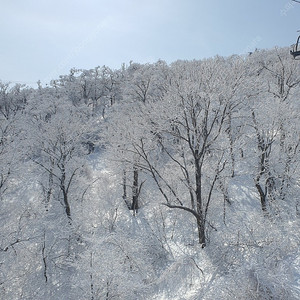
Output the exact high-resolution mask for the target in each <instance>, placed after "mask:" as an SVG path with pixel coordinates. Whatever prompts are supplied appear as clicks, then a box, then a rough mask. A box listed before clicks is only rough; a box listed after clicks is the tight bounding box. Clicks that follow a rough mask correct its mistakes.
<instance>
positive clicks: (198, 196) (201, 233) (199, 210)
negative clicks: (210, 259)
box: [195, 152, 206, 248]
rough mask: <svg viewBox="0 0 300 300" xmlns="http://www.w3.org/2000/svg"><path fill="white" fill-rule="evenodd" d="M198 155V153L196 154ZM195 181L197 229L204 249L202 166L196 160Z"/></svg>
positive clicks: (198, 160)
mask: <svg viewBox="0 0 300 300" xmlns="http://www.w3.org/2000/svg"><path fill="white" fill-rule="evenodd" d="M196 155H197V152H196ZM195 167H196V173H195V179H196V203H197V213H198V215H199V217H198V218H197V228H198V238H199V244H201V245H202V248H204V247H205V245H206V236H205V221H204V215H203V209H202V205H203V203H202V188H201V187H202V186H201V184H202V183H201V166H200V159H199V158H197V157H196V158H195Z"/></svg>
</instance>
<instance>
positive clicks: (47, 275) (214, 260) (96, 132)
mask: <svg viewBox="0 0 300 300" xmlns="http://www.w3.org/2000/svg"><path fill="white" fill-rule="evenodd" d="M299 100H300V64H299V63H298V62H297V61H294V60H293V59H291V57H290V55H289V53H288V51H287V49H274V50H268V51H264V50H259V51H255V52H254V53H252V54H251V55H250V56H247V57H244V56H243V57H242V56H231V57H227V58H224V57H215V58H211V59H206V60H194V61H176V62H174V63H172V64H170V65H168V64H166V63H165V62H163V61H158V62H157V63H154V64H137V63H130V64H129V65H123V66H122V68H120V69H118V70H111V69H110V68H108V67H106V66H103V67H97V68H95V69H92V70H76V69H72V70H71V71H70V73H69V74H68V75H64V76H60V78H59V79H57V80H53V81H51V83H49V85H46V86H42V85H41V84H40V83H39V84H38V87H37V88H36V89H34V88H29V87H26V86H22V85H15V86H12V85H10V84H4V83H1V82H0V129H1V131H0V134H1V136H0V160H1V164H0V212H1V218H0V226H1V231H0V262H1V263H0V298H1V299H92V300H96V299H107V300H108V299H131V300H132V299H299V297H300V293H299V290H300V289H299V281H300V267H299V259H300V258H299V249H298V245H299V242H300V235H299V213H300V212H299V209H300V207H299V205H300V198H299V195H300V187H299V175H300V171H299V158H300V157H299V154H300V152H299V142H300V122H299V113H300V105H299Z"/></svg>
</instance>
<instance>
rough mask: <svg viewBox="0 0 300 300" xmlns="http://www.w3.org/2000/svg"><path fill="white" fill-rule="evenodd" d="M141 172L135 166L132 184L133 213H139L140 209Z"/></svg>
mask: <svg viewBox="0 0 300 300" xmlns="http://www.w3.org/2000/svg"><path fill="white" fill-rule="evenodd" d="M138 201H139V172H138V169H137V168H136V166H134V167H133V185H132V205H131V209H132V210H133V213H134V214H135V213H137V211H138V209H139V202H138Z"/></svg>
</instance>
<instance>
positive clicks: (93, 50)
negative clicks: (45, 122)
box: [0, 0, 300, 85]
mask: <svg viewBox="0 0 300 300" xmlns="http://www.w3.org/2000/svg"><path fill="white" fill-rule="evenodd" d="M0 5H1V6H0V7H1V17H0V38H1V47H0V79H1V80H2V81H4V82H6V81H12V82H18V81H19V82H22V83H27V84H30V85H32V84H34V83H35V82H36V81H37V80H39V79H40V80H41V81H42V83H46V82H49V81H50V80H51V79H55V78H57V77H58V76H59V75H61V74H68V73H69V70H70V69H71V68H73V67H75V68H83V69H90V68H94V67H96V66H102V65H107V66H109V67H111V68H119V67H120V66H121V64H122V63H126V64H127V63H129V61H131V60H132V61H134V62H141V63H146V62H155V61H157V60H158V59H162V60H165V61H166V62H168V63H170V62H173V61H175V60H177V59H189V60H190V59H201V58H207V57H212V56H215V55H222V56H228V55H231V54H242V53H245V52H248V51H251V50H254V49H255V48H259V49H262V48H273V47H275V46H279V47H284V46H290V45H291V44H293V43H295V41H296V38H297V34H298V33H297V30H298V29H300V18H299V15H300V4H296V3H294V2H292V1H288V0H248V1H246V0H214V1H212V0H81V1H79V0H60V1H58V0H0Z"/></svg>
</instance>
